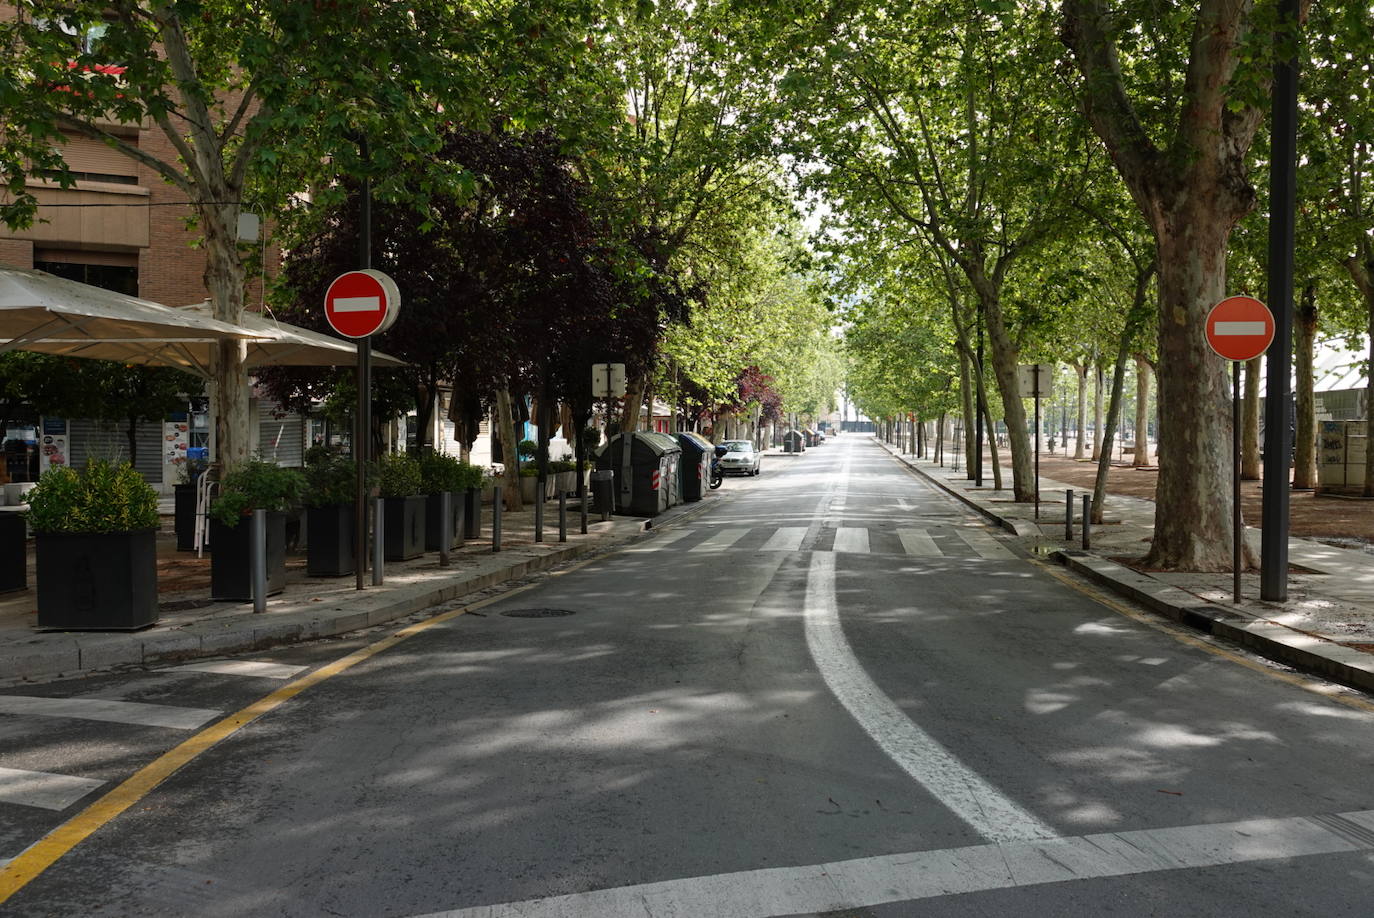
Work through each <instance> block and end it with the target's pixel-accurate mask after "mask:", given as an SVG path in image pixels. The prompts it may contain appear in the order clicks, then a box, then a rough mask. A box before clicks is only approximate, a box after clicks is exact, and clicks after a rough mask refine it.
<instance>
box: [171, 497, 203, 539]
mask: <svg viewBox="0 0 1374 918" xmlns="http://www.w3.org/2000/svg"><path fill="white" fill-rule="evenodd" d="M172 501H173V502H172V508H173V510H174V511H175V516H173V518H172V519H173V526H174V528H175V530H176V534H177V551H195V550H196V486H195V485H193V484H179V485H173V486H172ZM204 550H205V551H209V550H210V540H209V539H208V538H207V539H206V540H205V549H204Z"/></svg>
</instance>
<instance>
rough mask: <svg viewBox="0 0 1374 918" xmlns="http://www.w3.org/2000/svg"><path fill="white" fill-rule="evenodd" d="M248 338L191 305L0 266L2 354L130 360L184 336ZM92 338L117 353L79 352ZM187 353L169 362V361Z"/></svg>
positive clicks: (173, 346) (174, 345)
mask: <svg viewBox="0 0 1374 918" xmlns="http://www.w3.org/2000/svg"><path fill="white" fill-rule="evenodd" d="M252 337H253V333H252V332H251V331H248V330H247V329H244V328H240V327H238V326H235V325H230V324H228V323H226V322H220V321H218V320H216V319H213V318H210V317H209V316H205V315H201V314H198V313H195V312H188V311H183V310H178V309H172V308H170V307H168V306H163V305H161V304H160V303H154V302H152V301H151V300H141V299H139V298H138V297H133V296H126V295H125V294H122V293H115V292H113V291H111V290H103V289H101V288H99V287H92V286H90V285H89V284H82V283H78V282H76V281H70V280H66V279H65V278H61V277H55V276H54V275H51V274H47V273H45V272H43V271H25V270H22V269H20V268H10V267H5V266H0V353H4V352H5V351H11V350H32V351H43V352H45V353H50V354H68V355H71V356H76V357H96V356H99V357H104V358H105V359H110V360H130V361H132V360H133V359H135V358H137V357H138V356H140V355H147V354H151V353H154V352H164V353H166V352H176V351H178V350H179V346H180V345H181V344H183V343H185V342H197V343H199V344H200V345H202V346H204V347H205V348H206V350H207V352H208V349H209V347H210V345H211V343H212V342H215V341H220V340H224V339H231V340H232V339H245V340H246V339H249V338H252ZM96 345H101V346H106V345H110V346H116V347H114V350H120V351H122V353H118V354H115V353H106V354H99V355H96V354H90V353H85V351H86V349H88V348H91V347H94V346H96ZM188 359H190V358H188V357H185V356H182V357H179V358H178V359H177V360H168V361H167V362H168V363H169V364H170V365H174V366H175V365H182V364H184V363H185V362H186V361H187V360H188Z"/></svg>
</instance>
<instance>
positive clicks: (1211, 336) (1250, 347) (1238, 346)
mask: <svg viewBox="0 0 1374 918" xmlns="http://www.w3.org/2000/svg"><path fill="white" fill-rule="evenodd" d="M1273 340H1274V315H1273V313H1271V312H1270V311H1269V307H1268V306H1265V305H1264V304H1263V303H1261V302H1260V301H1259V300H1257V299H1255V298H1254V297H1251V296H1228V297H1227V298H1226V299H1224V300H1222V301H1221V302H1220V303H1218V304H1216V305H1215V306H1213V307H1212V311H1211V312H1209V313H1207V343H1208V344H1209V345H1211V347H1212V350H1214V351H1216V352H1217V354H1219V355H1220V356H1222V357H1225V358H1226V359H1227V360H1252V359H1254V358H1255V357H1258V356H1259V355H1260V354H1263V353H1264V352H1265V351H1266V350H1268V348H1269V342H1271V341H1273Z"/></svg>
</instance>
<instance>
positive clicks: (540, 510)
mask: <svg viewBox="0 0 1374 918" xmlns="http://www.w3.org/2000/svg"><path fill="white" fill-rule="evenodd" d="M536 480H537V481H538V482H539V484H538V485H536V486H535V490H536V491H538V496H537V497H535V499H534V540H535V541H536V542H542V541H544V481H543V480H542V479H536Z"/></svg>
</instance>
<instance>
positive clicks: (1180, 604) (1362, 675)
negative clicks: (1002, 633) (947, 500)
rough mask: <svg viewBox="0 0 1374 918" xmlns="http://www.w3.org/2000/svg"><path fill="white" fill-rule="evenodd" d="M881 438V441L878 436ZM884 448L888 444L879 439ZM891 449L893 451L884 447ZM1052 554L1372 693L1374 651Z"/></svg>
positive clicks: (1009, 525) (1014, 522)
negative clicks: (1361, 649) (1334, 640)
mask: <svg viewBox="0 0 1374 918" xmlns="http://www.w3.org/2000/svg"><path fill="white" fill-rule="evenodd" d="M880 442H881V441H880ZM883 446H884V448H887V445H886V444H883ZM888 451H889V452H891V450H890V449H889V450H888ZM892 455H893V456H894V457H895V458H896V459H898V460H900V461H901V462H902V464H903V465H905V466H906V467H907V468H909V469H911V470H912V471H913V472H915V473H916V474H918V475H920V476H921V478H922V479H923V480H925V481H928V482H930V483H931V484H933V485H935V486H936V487H938V488H940V489H941V490H942V491H944V492H945V493H947V494H949V495H950V496H952V497H954V498H955V499H957V500H958V501H960V502H961V503H963V504H965V505H966V506H968V507H969V508H971V509H973V510H976V511H978V513H979V514H981V515H982V516H983V517H985V518H986V519H988V520H989V521H991V522H993V523H994V524H996V525H998V526H1001V527H1002V528H1003V529H1006V530H1007V531H1008V532H1011V533H1013V534H1015V535H1017V536H1039V535H1041V532H1040V529H1039V527H1038V526H1035V525H1034V524H1031V523H1029V521H1027V520H1018V519H1014V518H1010V517H1003V516H1000V515H998V514H997V513H996V512H995V511H993V510H991V509H989V508H987V507H984V506H982V505H980V504H978V503H977V502H975V501H973V500H972V499H971V498H969V497H968V496H967V495H966V494H964V493H961V492H960V490H959V489H958V488H951V487H950V486H949V485H948V484H946V483H945V482H943V481H941V480H940V479H938V478H936V477H934V476H932V475H929V474H927V473H926V471H925V470H924V469H922V468H920V467H919V466H917V465H914V464H912V463H911V462H908V461H907V460H906V458H905V457H903V456H900V455H898V454H896V453H892ZM1050 557H1051V558H1052V559H1054V560H1055V561H1057V562H1059V563H1060V564H1062V565H1063V566H1064V567H1067V568H1068V569H1069V570H1071V571H1074V572H1075V573H1078V574H1082V575H1083V576H1084V577H1086V578H1088V579H1089V580H1091V581H1093V582H1094V583H1096V584H1098V585H1099V586H1103V587H1106V588H1107V589H1109V590H1111V591H1112V592H1113V593H1116V594H1117V595H1119V596H1123V597H1125V598H1127V599H1130V600H1132V601H1134V602H1137V603H1140V604H1141V605H1143V606H1145V607H1146V608H1148V609H1150V610H1151V611H1153V612H1156V613H1158V614H1160V615H1163V616H1164V617H1165V618H1168V619H1171V620H1173V621H1175V622H1178V623H1179V624H1183V625H1187V626H1188V627H1190V628H1194V629H1196V630H1198V631H1201V632H1203V633H1204V634H1210V635H1212V636H1213V637H1217V638H1221V639H1222V640H1225V641H1229V642H1231V643H1233V644H1238V645H1240V646H1242V647H1245V648H1246V649H1248V650H1252V651H1254V652H1255V653H1257V654H1259V655H1260V656H1262V657H1265V658H1266V659H1269V660H1273V661H1274V662H1276V663H1283V664H1286V665H1289V666H1293V667H1296V668H1298V669H1301V670H1304V671H1306V672H1311V673H1316V674H1318V675H1321V676H1324V677H1326V678H1328V679H1331V680H1332V681H1334V682H1339V683H1341V684H1342V685H1348V686H1351V687H1352V688H1357V689H1360V690H1362V691H1366V692H1374V655H1371V654H1367V653H1364V652H1362V651H1359V650H1355V649H1354V648H1351V647H1342V646H1341V645H1340V644H1334V643H1332V642H1331V641H1327V640H1323V639H1322V638H1318V637H1314V636H1312V635H1310V634H1304V633H1303V632H1300V631H1294V630H1293V629H1291V628H1286V627H1284V626H1283V625H1278V624H1275V623H1273V622H1269V621H1263V620H1256V619H1252V618H1251V617H1250V616H1247V615H1242V614H1240V613H1237V612H1233V611H1231V610H1230V609H1227V608H1226V607H1224V606H1219V605H1216V604H1214V603H1209V602H1206V601H1205V600H1202V599H1199V598H1198V597H1196V596H1194V595H1193V594H1191V593H1188V592H1187V591H1185V590H1181V589H1179V588H1178V587H1174V586H1170V585H1169V584H1167V583H1164V582H1163V581H1161V580H1157V579H1155V578H1154V577H1151V576H1149V575H1148V574H1142V573H1139V572H1137V571H1133V570H1131V569H1130V568H1128V567H1124V566H1122V565H1120V564H1117V563H1115V562H1113V561H1108V560H1107V559H1105V558H1101V557H1098V556H1097V555H1093V554H1091V553H1089V552H1084V551H1074V550H1067V551H1065V550H1059V551H1055V552H1053V553H1052V554H1051V555H1050Z"/></svg>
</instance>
